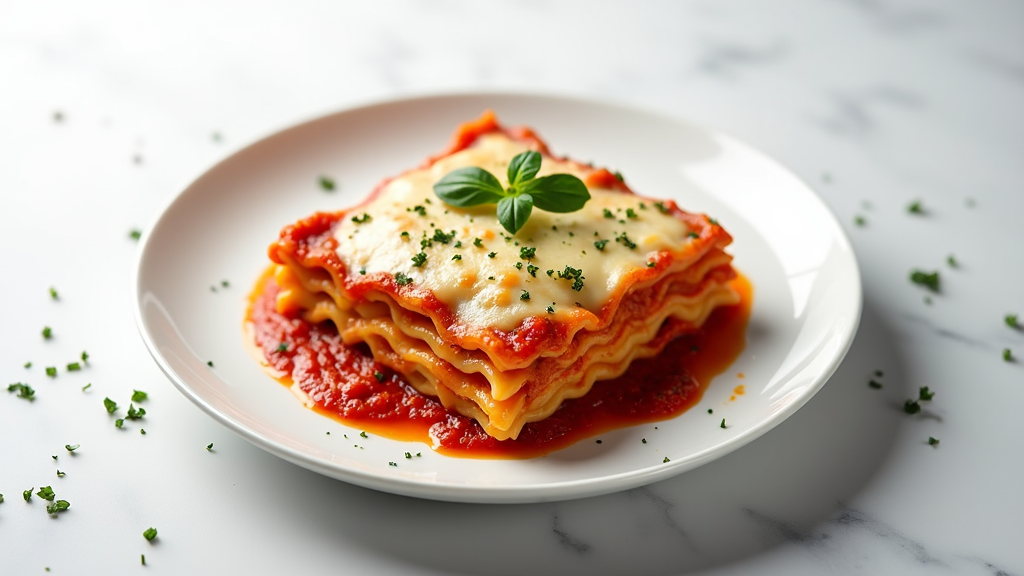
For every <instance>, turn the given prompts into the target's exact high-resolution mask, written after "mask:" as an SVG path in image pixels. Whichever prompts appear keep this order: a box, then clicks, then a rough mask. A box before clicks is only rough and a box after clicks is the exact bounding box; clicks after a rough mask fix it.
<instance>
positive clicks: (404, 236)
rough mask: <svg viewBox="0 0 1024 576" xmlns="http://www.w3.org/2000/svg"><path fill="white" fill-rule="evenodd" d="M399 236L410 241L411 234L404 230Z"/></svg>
mask: <svg viewBox="0 0 1024 576" xmlns="http://www.w3.org/2000/svg"><path fill="white" fill-rule="evenodd" d="M399 236H401V237H402V240H408V239H409V233H408V232H406V231H405V230H402V233H401V234H399Z"/></svg>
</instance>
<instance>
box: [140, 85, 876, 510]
mask: <svg viewBox="0 0 1024 576" xmlns="http://www.w3.org/2000/svg"><path fill="white" fill-rule="evenodd" d="M462 98H465V99H472V98H506V99H522V100H527V99H529V100H535V101H538V102H540V101H557V102H559V103H563V104H565V103H573V102H575V103H579V104H585V105H590V106H593V105H597V106H601V107H606V108H611V109H615V110H616V111H618V112H623V113H629V114H639V115H643V116H646V117H651V118H661V119H664V120H667V121H671V122H673V123H675V124H677V125H682V126H686V127H688V128H689V129H693V130H697V131H700V132H702V133H704V134H707V135H714V136H716V137H720V138H723V139H725V140H727V141H728V142H729V143H730V144H731V145H733V146H738V147H739V148H741V149H742V150H743V151H744V153H746V154H750V155H753V156H756V157H758V158H759V159H760V160H762V161H766V162H767V163H769V164H771V165H774V166H775V167H777V168H780V169H782V170H783V171H785V172H786V174H787V175H789V176H790V177H792V178H794V179H795V180H796V181H798V182H799V183H800V184H801V192H802V193H804V194H805V195H806V196H807V197H808V198H809V199H810V200H811V201H813V202H815V203H817V204H818V205H819V206H820V207H821V208H822V209H823V213H824V214H825V215H826V216H827V218H828V220H829V222H828V225H829V228H830V229H831V231H832V232H833V236H834V239H835V240H836V241H837V242H838V244H839V245H840V246H841V248H843V250H844V251H845V252H847V253H848V254H849V255H850V261H851V268H850V269H849V270H848V272H849V273H852V275H853V276H854V278H855V279H856V282H854V283H852V285H851V286H850V287H849V288H850V290H852V293H851V294H850V295H849V298H850V299H851V300H852V304H853V305H854V308H855V310H853V316H852V321H851V322H850V324H849V329H848V330H846V331H845V332H844V333H842V334H840V337H841V341H840V346H839V349H838V350H837V353H836V354H835V355H834V356H833V357H832V359H831V361H830V362H829V363H828V365H827V366H825V367H824V368H823V370H822V371H821V372H820V373H819V374H818V375H817V376H815V378H814V382H813V384H812V385H810V386H807V387H805V388H804V389H803V390H802V391H801V393H800V394H799V396H798V397H797V399H796V400H795V401H793V402H789V403H787V404H786V405H785V406H784V407H783V408H782V409H781V410H779V411H777V412H774V413H773V414H772V417H770V418H765V419H762V420H760V421H759V422H758V423H757V424H756V425H754V426H751V427H750V428H748V429H747V430H744V431H743V432H741V433H740V434H738V435H737V436H734V437H733V438H731V439H729V440H728V441H727V443H726V444H725V445H718V446H711V447H707V448H704V449H702V450H700V451H698V452H695V453H693V454H690V455H689V456H688V458H687V459H686V460H685V461H675V460H673V461H671V462H669V463H667V464H662V465H655V466H646V467H642V468H637V469H633V470H629V471H625V472H618V473H614V474H606V475H601V476H596V477H590V478H585V479H571V480H561V481H552V482H544V483H538V484H533V485H526V486H502V487H493V486H474V485H464V484H452V483H444V482H441V483H439V482H430V483H426V482H419V481H416V480H415V479H411V478H404V477H395V476H385V475H380V474H377V473H375V472H374V471H370V470H360V469H356V468H351V467H344V466H342V465H339V464H337V463H335V464H334V465H329V463H327V462H324V461H323V460H322V459H320V458H317V457H315V456H313V455H310V454H306V453H303V452H300V451H298V450H295V449H293V448H291V447H289V446H286V445H282V444H279V443H277V442H275V441H273V440H271V439H269V438H265V437H263V436H262V435H261V434H260V433H259V432H258V431H255V430H252V429H250V428H248V427H247V426H245V425H244V424H243V423H241V422H238V421H236V420H234V419H233V418H231V417H229V416H228V415H226V414H224V413H223V412H221V411H220V410H219V409H217V408H216V407H214V406H213V405H212V404H210V403H209V402H208V401H207V400H206V399H205V398H203V397H202V396H201V395H200V394H199V393H197V392H196V391H195V390H193V389H192V387H191V386H189V385H188V384H187V383H186V382H185V381H184V379H183V378H182V377H181V376H180V375H178V374H177V373H176V372H175V371H174V369H173V368H171V366H170V365H169V363H168V361H167V359H166V358H164V357H163V355H162V354H160V352H159V350H158V346H157V344H156V342H155V341H154V340H153V338H152V336H151V335H150V334H149V331H148V330H147V328H146V322H145V320H144V318H143V293H142V287H143V282H142V280H143V279H142V275H141V274H142V268H143V265H144V264H145V258H146V255H147V253H148V251H149V247H150V240H151V238H152V235H151V234H150V232H151V231H153V230H155V229H156V228H157V227H158V226H159V224H160V223H161V221H162V220H163V219H164V217H165V216H166V215H167V213H168V212H170V211H171V209H172V208H173V207H174V206H175V205H176V204H177V203H178V202H179V201H180V200H181V199H182V198H183V197H184V196H185V193H186V192H187V191H188V190H189V189H190V188H191V187H192V186H193V185H194V184H196V183H197V182H198V181H199V180H200V179H201V178H203V177H204V176H206V175H208V174H210V173H211V172H213V171H214V170H216V169H217V168H218V167H220V166H221V165H222V164H224V163H225V162H227V161H228V160H230V159H232V158H235V157H237V156H239V155H241V154H243V153H244V152H246V151H247V150H250V149H251V148H253V147H256V146H258V145H260V144H262V143H264V142H265V141H267V140H269V139H271V138H274V137H277V136H280V135H283V134H284V133H286V132H293V131H299V130H302V129H304V128H306V127H308V126H310V125H312V124H316V123H320V122H323V121H325V120H327V119H330V118H334V117H337V116H342V115H351V114H358V113H360V112H365V111H367V110H370V109H374V108H384V107H389V106H398V105H410V104H416V103H427V102H432V101H444V100H453V99H462ZM131 282H132V289H131V293H132V299H133V306H132V312H133V317H134V320H135V325H136V328H137V330H138V331H139V335H140V337H141V338H142V340H143V343H144V345H145V347H146V350H147V352H149V354H150V356H151V357H152V358H153V360H154V361H155V362H156V364H157V366H158V367H159V368H160V370H161V371H162V372H163V373H164V375H165V376H166V377H167V378H168V380H170V381H171V383H172V384H173V385H174V386H175V388H177V389H178V391H179V392H181V393H182V394H183V395H184V396H185V397H186V398H188V399H189V400H191V401H192V402H193V403H194V404H195V405H197V406H198V407H199V408H200V409H201V410H202V411H203V412H205V413H206V414H207V415H209V416H211V417H212V418H213V419H214V420H216V421H217V422H218V423H220V424H222V425H224V426H226V427H227V428H228V429H229V430H231V431H233V432H235V433H236V434H238V435H239V436H241V437H242V438H243V439H245V440H246V441H247V442H249V443H251V444H253V445H255V446H257V447H258V448H260V449H262V450H264V451H266V452H269V453H270V454H272V455H274V456H277V457H279V458H282V459H284V460H285V461H288V462H290V463H292V464H295V465H298V466H301V467H303V468H306V469H307V470H311V471H313V472H316V473H319V474H322V475H325V476H328V477H331V478H335V479H338V480H342V481H345V482H348V483H351V484H355V485H358V486H362V487H364V488H369V489H374V490H380V491H384V492H390V493H393V494H398V495H404V496H411V497H417V498H424V499H430V500H439V501H447V502H465V503H493V504H505V503H529V502H547V501H561V500H569V499H576V498H585V497H591V496H598V495H601V494H607V493H611V492H617V491H620V490H625V489H629V488H634V487H638V486H643V485H647V484H650V483H653V482H657V481H660V480H665V479H668V478H671V477H674V476H676V475H678V474H681V473H683V472H686V471H688V470H691V469H694V468H697V467H699V466H703V465H704V464H707V463H709V462H711V461H714V460H715V459H717V458H720V457H722V456H725V455H726V454H730V453H732V452H734V451H736V450H738V449H740V448H742V447H743V446H745V445H747V444H749V443H750V442H752V441H754V440H756V439H757V438H759V437H761V436H762V435H764V434H765V433H767V432H769V431H770V430H772V429H773V428H775V427H776V426H778V425H779V424H781V423H782V422H784V421H786V420H787V419H788V418H789V417H790V416H792V415H793V414H794V413H795V412H796V411H797V410H799V409H800V408H802V407H803V406H804V405H806V404H807V403H808V402H809V401H810V399H811V398H813V397H814V396H815V395H816V394H817V393H818V392H819V391H820V390H821V388H822V387H824V385H825V384H826V383H827V382H828V381H829V380H830V379H831V377H832V376H833V375H834V374H835V372H836V370H837V369H838V367H839V366H840V365H841V364H842V362H843V360H844V359H845V357H846V355H847V353H848V352H849V350H850V347H851V346H852V344H853V341H854V339H855V337H856V334H857V332H858V328H859V325H860V321H861V317H862V313H863V306H864V302H863V283H862V277H861V273H860V267H859V264H858V262H857V258H856V252H855V251H854V250H853V247H852V244H851V242H850V239H849V237H848V236H847V234H846V232H845V230H844V229H843V228H842V226H841V225H840V223H839V220H838V219H837V218H836V215H835V214H834V213H833V211H832V210H831V209H830V208H829V206H828V205H827V204H826V203H825V202H824V200H823V198H822V197H821V196H820V195H819V194H818V193H817V192H816V191H815V190H814V188H812V187H811V186H810V185H809V183H808V182H807V181H806V180H805V179H803V178H801V177H800V176H799V175H798V174H796V173H795V172H794V171H792V170H791V169H790V168H789V167H788V166H787V165H785V164H783V163H782V162H780V161H779V160H777V159H775V158H774V157H772V156H770V155H768V154H767V153H765V152H762V151H761V150H760V149H758V148H756V147H754V146H753V145H751V144H748V143H747V142H746V141H744V140H742V139H740V138H737V137H735V136H733V135H732V134H731V133H728V132H726V131H723V130H721V129H718V128H713V127H710V126H708V125H706V124H703V123H701V122H698V121H694V120H691V119H689V118H686V117H683V116H679V115H676V114H672V113H669V112H666V111H664V110H660V109H650V108H643V107H640V106H637V105H633V104H628V103H622V102H618V101H615V100H611V99H600V98H591V97H581V96H578V95H572V94H560V93H553V92H537V91H526V90H524V91H517V90H493V91H492V90H470V91H438V92H424V93H417V94H410V95H403V96H400V97H394V98H389V97H380V98H371V99H367V100H364V101H361V102H356V103H353V104H352V105H350V106H345V107H343V108H341V109H336V110H333V111H328V112H324V113H320V114H313V115H310V116H306V117H304V118H302V119H300V120H298V121H295V122H291V123H287V124H284V125H283V126H280V127H277V128H274V129H271V130H269V131H265V132H261V133H259V135H258V136H256V137H254V138H252V139H250V140H248V141H244V142H242V143H240V144H238V145H237V146H236V147H233V148H230V149H228V150H226V151H225V153H224V155H223V156H221V157H220V158H219V159H217V160H216V161H214V162H213V163H212V164H210V165H204V166H203V167H201V168H200V169H199V170H198V171H197V173H195V174H194V175H193V176H192V177H191V178H188V179H187V180H185V183H184V184H183V185H180V186H178V187H176V188H175V192H174V193H173V194H170V195H169V196H168V197H167V198H166V199H165V200H164V202H163V203H162V204H161V205H160V206H159V207H158V209H157V211H156V212H155V216H154V217H153V218H152V219H151V220H150V222H149V225H148V226H147V227H146V228H144V229H143V234H142V237H141V238H140V243H139V246H138V250H137V253H136V257H135V259H134V263H133V270H132V275H131ZM834 337H835V336H832V337H831V338H834ZM831 338H830V339H831Z"/></svg>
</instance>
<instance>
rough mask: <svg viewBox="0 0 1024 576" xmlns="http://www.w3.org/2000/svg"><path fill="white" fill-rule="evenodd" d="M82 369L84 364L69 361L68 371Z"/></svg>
mask: <svg viewBox="0 0 1024 576" xmlns="http://www.w3.org/2000/svg"><path fill="white" fill-rule="evenodd" d="M81 369H82V365H81V364H79V363H78V362H68V372H77V371H78V370H81Z"/></svg>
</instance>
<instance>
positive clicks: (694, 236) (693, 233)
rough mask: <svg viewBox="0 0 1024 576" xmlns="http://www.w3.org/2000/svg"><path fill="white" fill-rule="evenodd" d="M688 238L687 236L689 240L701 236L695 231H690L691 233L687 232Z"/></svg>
mask: <svg viewBox="0 0 1024 576" xmlns="http://www.w3.org/2000/svg"><path fill="white" fill-rule="evenodd" d="M686 236H687V237H688V238H700V234H697V233H696V232H694V231H693V230H690V231H689V232H687V233H686Z"/></svg>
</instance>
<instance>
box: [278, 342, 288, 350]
mask: <svg viewBox="0 0 1024 576" xmlns="http://www.w3.org/2000/svg"><path fill="white" fill-rule="evenodd" d="M277 351H278V352H287V351H288V343H287V342H281V343H280V344H278V345H277Z"/></svg>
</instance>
